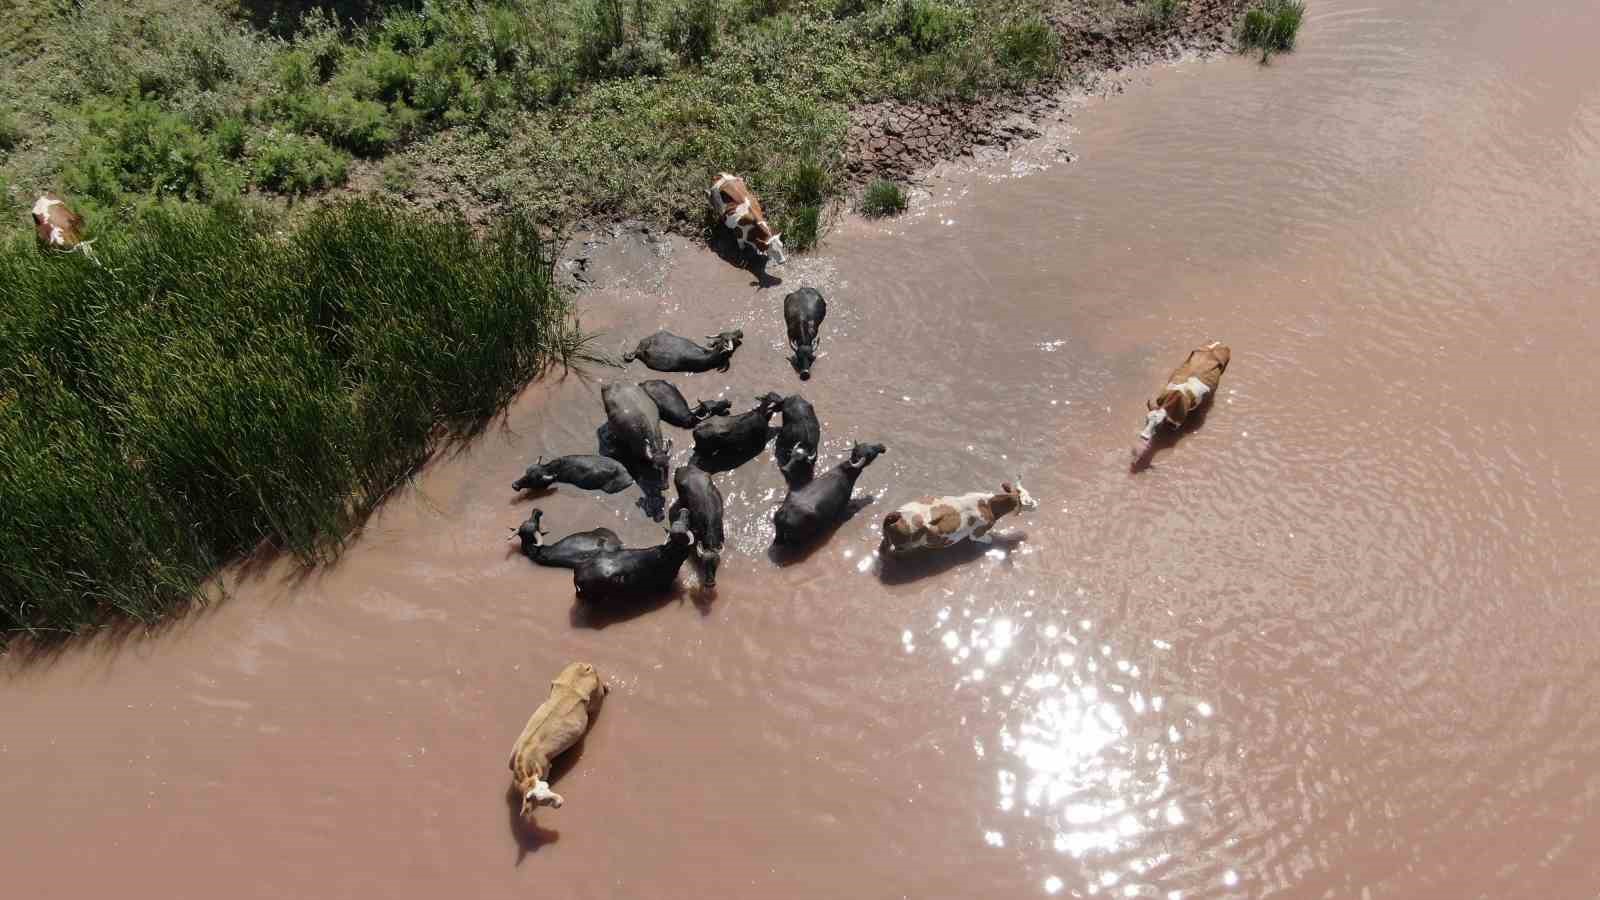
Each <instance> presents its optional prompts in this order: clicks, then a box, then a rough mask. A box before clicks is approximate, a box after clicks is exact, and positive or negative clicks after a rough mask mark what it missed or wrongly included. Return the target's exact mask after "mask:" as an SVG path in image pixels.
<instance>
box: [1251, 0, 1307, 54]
mask: <svg viewBox="0 0 1600 900" xmlns="http://www.w3.org/2000/svg"><path fill="white" fill-rule="evenodd" d="M1305 14H1306V5H1305V4H1304V3H1302V2H1300V0H1263V2H1262V3H1261V4H1260V5H1259V6H1254V7H1251V8H1250V9H1249V10H1247V11H1245V14H1244V17H1243V18H1241V19H1240V20H1239V28H1238V33H1237V38H1238V41H1239V48H1240V50H1242V51H1247V52H1248V51H1254V50H1260V51H1261V61H1262V62H1263V63H1264V62H1266V61H1267V58H1268V57H1269V56H1271V55H1272V54H1273V53H1287V52H1288V51H1290V50H1293V49H1294V36H1295V34H1296V33H1297V32H1299V30H1300V20H1301V19H1303V18H1305Z"/></svg>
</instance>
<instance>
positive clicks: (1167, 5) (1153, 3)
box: [1140, 0, 1183, 28]
mask: <svg viewBox="0 0 1600 900" xmlns="http://www.w3.org/2000/svg"><path fill="white" fill-rule="evenodd" d="M1182 9H1183V0H1144V6H1143V7H1142V8H1141V9H1140V13H1141V14H1142V15H1143V17H1144V20H1145V22H1146V23H1147V24H1149V25H1150V27H1152V28H1165V27H1166V26H1168V25H1171V24H1172V23H1173V22H1175V21H1176V20H1177V18H1178V13H1179V12H1180V11H1182Z"/></svg>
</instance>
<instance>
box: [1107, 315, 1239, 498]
mask: <svg viewBox="0 0 1600 900" xmlns="http://www.w3.org/2000/svg"><path fill="white" fill-rule="evenodd" d="M1232 356H1233V354H1232V352H1231V351H1229V350H1228V347H1227V345H1225V344H1223V343H1222V342H1221V341H1212V342H1211V343H1209V344H1207V345H1205V346H1204V347H1197V348H1195V349H1194V350H1191V351H1189V358H1188V359H1185V360H1184V361H1183V365H1181V366H1179V367H1177V368H1176V369H1173V370H1172V374H1171V375H1168V376H1167V386H1166V387H1165V388H1162V390H1161V393H1159V394H1156V395H1155V396H1154V397H1151V398H1150V400H1149V401H1148V402H1146V403H1145V406H1146V407H1148V408H1149V410H1150V411H1149V413H1147V414H1146V415H1145V417H1144V430H1143V431H1141V432H1139V440H1138V442H1136V443H1135V444H1134V445H1133V462H1132V463H1131V464H1130V466H1131V467H1132V468H1133V469H1138V468H1140V467H1141V466H1143V465H1144V464H1145V463H1147V462H1149V461H1150V455H1151V454H1152V453H1153V452H1155V437H1156V431H1157V429H1159V428H1161V427H1162V426H1163V425H1164V426H1167V427H1170V428H1173V429H1179V428H1182V427H1183V423H1184V422H1185V421H1187V420H1188V418H1189V415H1190V414H1191V413H1193V412H1194V411H1195V410H1197V409H1199V408H1200V407H1202V406H1204V405H1205V404H1206V403H1209V402H1210V401H1211V399H1212V397H1213V395H1215V394H1216V392H1217V385H1219V384H1221V383H1222V373H1223V372H1225V371H1227V369H1228V360H1229V359H1231V358H1232Z"/></svg>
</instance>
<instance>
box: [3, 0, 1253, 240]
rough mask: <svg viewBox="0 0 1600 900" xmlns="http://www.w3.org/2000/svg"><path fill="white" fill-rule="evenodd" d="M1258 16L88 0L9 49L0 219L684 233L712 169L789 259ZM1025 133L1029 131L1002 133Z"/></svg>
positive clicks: (972, 2)
mask: <svg viewBox="0 0 1600 900" xmlns="http://www.w3.org/2000/svg"><path fill="white" fill-rule="evenodd" d="M1247 4H1248V0H1187V2H1179V3H1171V2H1158V0H1138V2H1134V0H1031V2H1029V3H1024V4H1021V5H1018V4H1015V3H1000V2H996V0H888V2H879V0H789V2H775V0H733V2H728V0H722V2H718V0H688V2H683V3H676V4H668V3H656V4H650V3H641V4H632V5H628V4H621V3H600V4H598V5H595V4H590V3H586V2H578V0H559V2H546V3H534V2H532V0H496V2H492V3H484V4H466V3H455V2H440V3H434V4H429V5H428V6H427V7H426V8H424V9H422V10H420V11H417V10H413V9H411V8H409V7H408V6H406V5H403V4H395V5H392V6H389V5H385V4H378V3H338V4H333V5H332V6H331V8H332V9H333V10H334V11H335V12H342V13H345V14H346V15H347V16H348V17H347V18H342V19H340V18H335V17H332V16H329V15H327V14H324V13H322V12H318V11H315V10H313V12H311V13H306V12H305V9H306V8H307V7H308V6H309V4H302V3H271V2H238V0H208V2H203V3H199V4H183V3H177V2H175V0H134V2H121V0H116V2H113V0H86V2H84V3H80V4H75V5H72V6H65V5H62V6H46V5H40V6H38V7H34V8H31V9H30V10H28V11H27V12H26V14H19V15H17V16H13V17H10V18H9V20H8V22H7V23H6V24H5V25H4V26H0V66H3V67H4V68H6V69H7V70H8V71H10V72H12V73H13V74H14V75H15V77H14V78H12V79H9V80H8V81H7V82H6V84H5V85H4V86H0V202H3V203H4V205H5V206H7V207H8V208H9V211H10V213H14V214H16V215H18V216H21V215H22V214H23V210H25V209H26V207H27V205H28V203H29V202H30V201H31V198H32V196H33V195H34V193H35V192H37V191H40V190H43V189H46V188H53V189H57V190H64V191H65V192H67V193H68V194H69V196H71V197H73V199H74V200H75V201H76V202H77V203H78V204H79V205H80V206H82V207H83V208H84V209H85V211H86V212H87V213H88V214H89V219H90V225H91V228H92V227H94V226H95V224H96V223H98V222H101V221H105V220H106V218H107V217H108V216H110V215H122V214H123V213H121V212H118V210H125V209H126V208H128V207H129V206H131V205H138V204H143V203H148V202H150V201H152V200H156V199H180V200H189V201H209V200H216V199H227V198H231V197H236V196H241V195H249V196H256V197H261V198H267V199H271V200H275V201H278V202H281V203H291V202H297V201H300V200H304V199H316V198H321V197H332V196H345V195H348V194H359V195H375V196H382V197H387V198H394V199H398V200H400V201H401V202H404V203H406V204H408V205H412V206H415V207H420V208H440V207H448V208H458V209H462V210H464V211H465V213H466V215H467V216H468V217H469V219H470V220H471V221H472V222H473V223H474V224H478V225H481V224H483V223H486V222H487V221H488V220H489V219H490V218H492V217H493V216H496V215H503V214H505V213H507V212H508V211H510V210H512V209H517V210H521V211H524V212H527V213H529V214H531V215H533V216H534V217H535V218H536V219H538V220H540V221H542V222H546V223H571V222H573V221H575V220H578V219H585V218H587V219H591V220H596V221H603V220H607V219H611V220H615V219H623V218H639V219H643V220H645V221H648V222H651V223H653V224H655V225H657V226H659V227H670V228H672V229H674V230H678V231H683V232H685V233H692V232H694V231H695V230H697V229H698V228H699V227H700V226H701V223H702V221H703V217H704V212H703V209H702V206H703V204H701V203H700V201H699V198H700V197H701V192H702V191H703V188H704V182H705V180H706V179H707V177H708V176H709V175H710V174H712V173H713V172H714V171H715V170H717V169H732V170H736V171H739V172H740V173H741V174H744V175H746V176H747V177H748V178H749V180H750V181H751V183H752V184H753V185H755V186H756V187H757V189H758V190H759V191H761V193H762V194H763V196H764V197H765V198H766V200H767V205H768V207H769V210H770V211H771V212H772V214H773V217H774V219H775V220H776V222H777V224H778V225H779V226H780V227H781V228H783V230H784V231H785V232H786V233H787V234H789V235H790V236H791V238H792V239H791V241H790V244H791V246H800V247H804V246H806V245H807V244H809V243H810V242H811V240H812V238H813V237H814V235H813V234H812V233H811V232H814V231H815V224H816V223H818V222H819V221H825V219H826V216H825V215H823V213H824V212H825V211H826V209H828V208H832V207H833V205H834V204H836V203H837V202H839V201H841V200H845V199H847V198H848V197H849V196H850V195H851V192H852V191H853V190H855V189H856V188H858V187H859V186H860V185H861V184H862V183H863V182H864V181H865V180H866V179H868V178H871V177H873V176H876V175H885V176H889V177H896V178H905V177H909V176H910V175H912V174H914V173H915V172H916V171H917V170H918V169H919V168H923V167H926V166H927V165H928V164H930V163H932V162H935V161H937V160H939V159H946V158H956V157H959V156H960V155H961V154H963V153H965V152H967V151H969V150H970V149H971V148H972V147H974V146H980V145H988V146H1001V147H1003V146H1006V145H1008V144H1009V143H1010V142H1011V141H1012V140H1014V139H1016V138H1017V137H1021V136H1026V135H1027V133H1028V127H1027V125H1026V123H1027V122H1028V121H1029V120H1030V119H1031V118H1036V117H1037V115H1038V114H1040V113H1041V112H1043V111H1046V110H1047V109H1048V108H1049V106H1050V104H1051V103H1052V102H1053V101H1052V99H1051V98H1052V97H1053V96H1055V95H1056V94H1057V93H1058V92H1059V90H1060V89H1061V88H1063V87H1074V86H1076V87H1083V86H1087V85H1090V84H1092V83H1093V82H1094V81H1095V80H1096V79H1097V78H1098V77H1099V76H1100V75H1101V74H1103V73H1104V72H1106V71H1113V70H1115V69H1116V68H1118V67H1120V66H1125V65H1128V64H1130V63H1134V62H1138V61H1148V60H1151V59H1157V58H1164V57H1169V56H1172V55H1174V54H1177V53H1180V52H1185V51H1194V50H1199V51H1209V50H1215V49H1218V48H1220V47H1223V46H1226V45H1227V41H1228V37H1227V36H1228V33H1229V31H1230V29H1231V28H1232V27H1233V24H1234V22H1235V21H1236V20H1237V19H1238V16H1239V14H1240V13H1241V12H1242V10H1243V9H1244V8H1245V7H1246V6H1247ZM1019 123H1020V124H1019Z"/></svg>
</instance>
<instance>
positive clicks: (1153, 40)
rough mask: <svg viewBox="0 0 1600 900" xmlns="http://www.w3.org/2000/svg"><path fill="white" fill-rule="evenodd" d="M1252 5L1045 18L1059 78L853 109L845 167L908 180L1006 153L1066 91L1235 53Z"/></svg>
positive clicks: (1226, 1) (1101, 9)
mask: <svg viewBox="0 0 1600 900" xmlns="http://www.w3.org/2000/svg"><path fill="white" fill-rule="evenodd" d="M1250 2H1251V0H1191V2H1189V3H1186V4H1183V5H1182V6H1181V8H1180V9H1179V11H1178V13H1177V18H1176V19H1175V20H1174V21H1173V22H1172V23H1169V24H1165V25H1158V24H1156V23H1154V22H1152V21H1151V20H1150V19H1149V18H1148V17H1147V16H1146V15H1145V13H1144V12H1143V10H1144V9H1145V6H1146V4H1143V3H1131V2H1115V3H1110V4H1104V5H1098V6H1096V7H1095V8H1093V9H1090V8H1081V7H1070V8H1069V7H1063V8H1061V9H1058V10H1057V11H1056V12H1054V13H1052V14H1051V15H1050V16H1049V19H1050V24H1051V26H1052V27H1053V28H1054V29H1055V31H1056V33H1057V34H1058V35H1059V36H1060V38H1061V42H1062V60H1063V67H1062V71H1061V75H1060V77H1059V78H1058V79H1057V80H1055V81H1053V82H1051V83H1048V84H1042V85H1039V86H1037V87H1034V88H1032V89H1030V90H1028V91H1026V92H1023V93H1018V94H1000V95H996V96H991V97H986V98H983V99H981V100H977V101H975V102H967V103H963V102H958V101H947V102H942V103H902V102H895V101H886V102H881V103H870V104H866V105H864V106H859V107H856V108H854V109H852V110H851V111H850V132H849V138H848V142H847V146H846V149H845V166H846V170H847V172H848V173H849V176H850V178H851V180H852V182H854V183H856V184H860V183H863V182H865V181H866V180H868V179H871V178H876V177H885V178H892V179H897V180H910V179H914V178H915V177H916V176H917V175H918V174H919V173H921V172H923V171H924V170H926V169H927V168H929V167H930V166H933V165H934V164H936V163H938V162H941V161H945V160H953V159H958V158H961V157H963V156H968V155H970V154H971V153H972V151H973V149H974V148H977V147H985V148H990V149H997V150H1006V149H1009V148H1010V147H1011V146H1012V145H1014V144H1015V143H1016V142H1017V141H1020V140H1027V139H1031V138H1035V137H1038V136H1039V133H1040V131H1039V127H1038V126H1039V123H1040V121H1041V120H1042V119H1044V118H1046V117H1049V116H1053V115H1056V114H1058V113H1059V111H1060V106H1061V93H1062V91H1063V89H1066V90H1073V91H1086V92H1090V93H1095V92H1100V91H1104V90H1118V89H1119V86H1118V85H1119V82H1118V81H1117V80H1116V79H1114V78H1107V76H1108V75H1115V74H1118V73H1121V72H1124V71H1126V70H1127V69H1128V68H1130V67H1133V66H1140V65H1149V64H1151V63H1154V62H1161V61H1170V60H1175V59H1179V58H1182V57H1183V56H1185V55H1193V54H1207V53H1216V52H1220V51H1225V50H1228V49H1231V47H1232V33H1233V27H1234V23H1236V22H1237V21H1238V18H1239V16H1240V15H1241V14H1242V13H1243V11H1244V10H1245V9H1246V8H1248V7H1249V6H1250Z"/></svg>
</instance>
